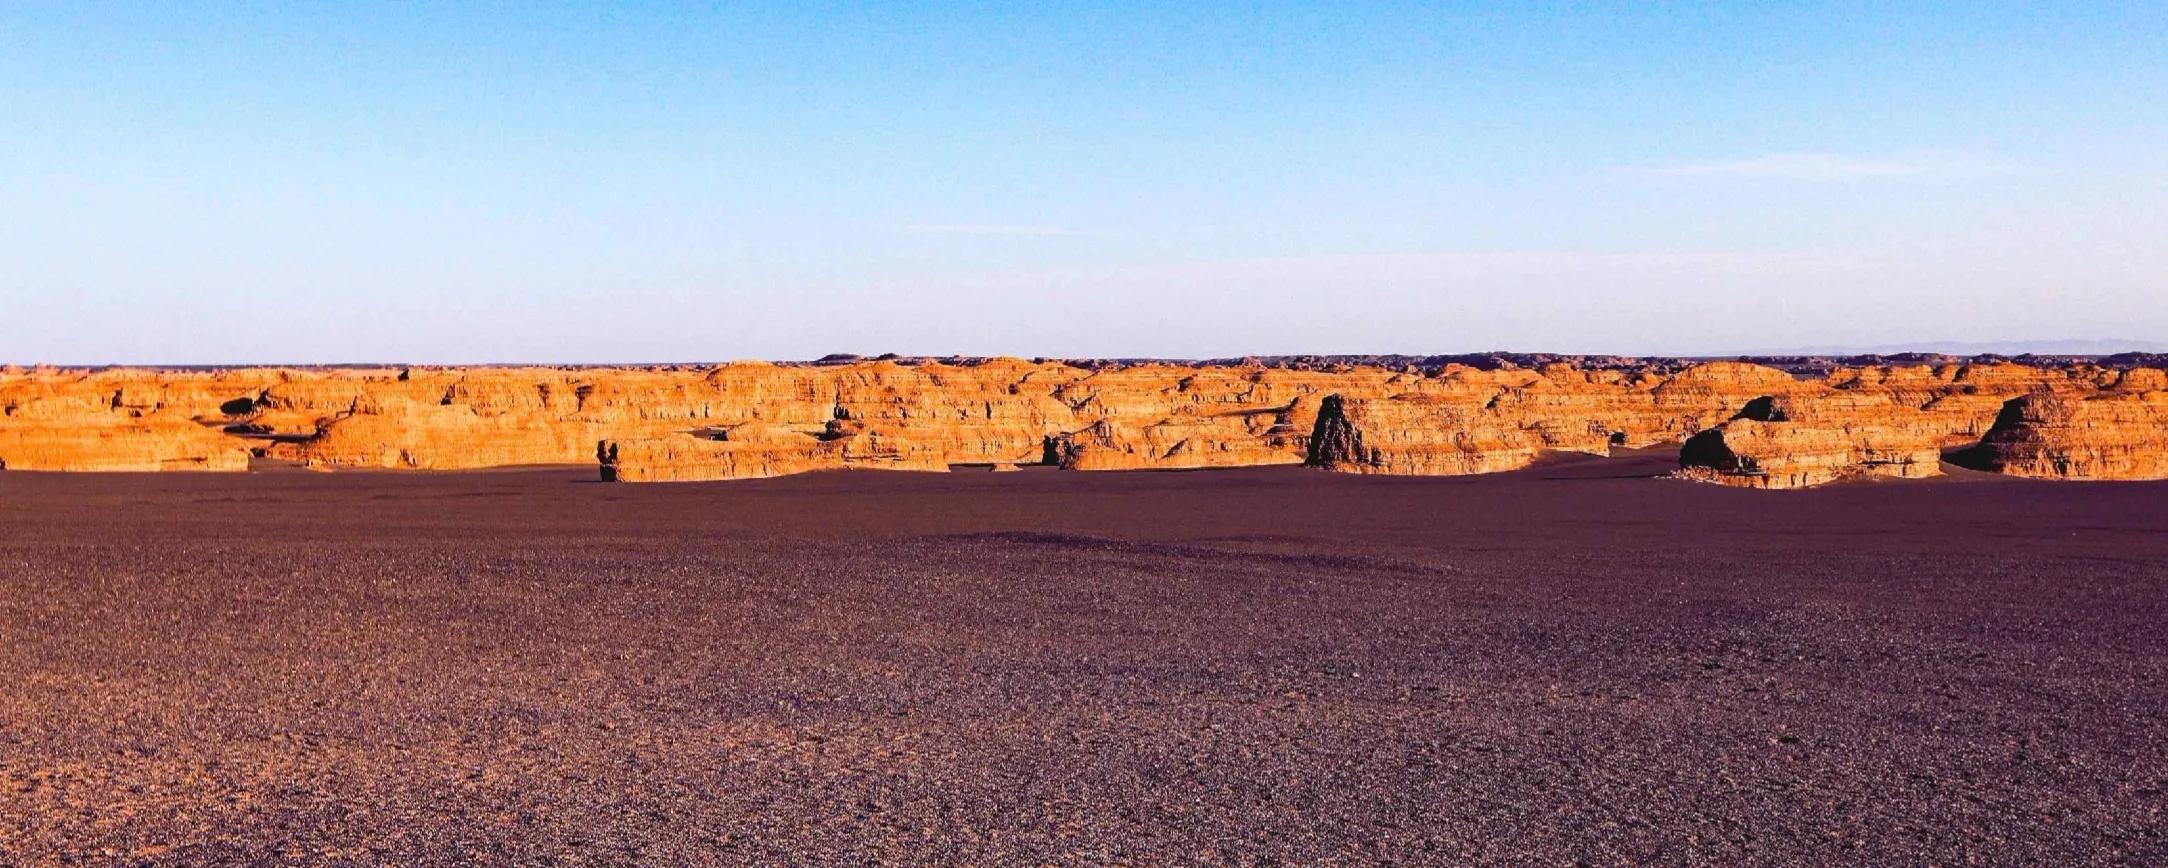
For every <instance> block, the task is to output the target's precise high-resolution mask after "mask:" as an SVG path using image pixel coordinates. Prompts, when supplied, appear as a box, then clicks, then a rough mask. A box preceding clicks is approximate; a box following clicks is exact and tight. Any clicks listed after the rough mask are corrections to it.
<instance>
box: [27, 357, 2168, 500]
mask: <svg viewBox="0 0 2168 868" xmlns="http://www.w3.org/2000/svg"><path fill="white" fill-rule="evenodd" d="M1476 361H1477V362H1479V364H1461V363H1459V362H1457V361H1449V362H1445V363H1442V364H1438V365H1433V366H1418V365H1412V364H1411V365H1404V366H1400V367H1384V366H1373V365H1354V364H1339V363H1330V362H1326V361H1320V362H1318V363H1317V364H1311V365H1304V366H1281V367H1272V366H1264V365H1257V364H1231V365H1185V364H1169V363H1157V362H1145V363H1111V362H1103V363H1089V364H1084V363H1067V362H1049V361H1026V360H1022V359H984V360H941V361H909V362H906V361H900V360H895V359H877V360H870V361H868V360H838V361H835V362H833V363H821V364H807V365H783V364H769V363H764V362H740V363H732V364H727V365H720V366H714V367H704V368H638V369H636V368H587V369H560V368H465V369H463V368H433V369H432V368H416V369H403V368H339V369H277V368H252V369H233V370H218V371H132V370H99V371H66V370H51V369H40V370H32V371H23V370H19V369H13V370H9V371H6V372H0V467H5V468H8V469H51V470H173V469H204V470H243V469H246V467H247V466H248V462H249V458H250V456H251V454H253V455H256V456H260V457H263V458H266V459H273V460H284V461H289V462H293V463H296V464H300V465H303V466H308V467H314V468H319V469H340V468H396V469H418V470H430V469H457V468H478V467H499V466H508V465H520V464H570V463H590V462H596V463H599V464H600V465H601V466H602V468H603V472H604V473H605V475H606V476H608V477H610V478H613V479H620V480H626V481H657V480H705V479H739V478H751V477H761V476H776V475H783V474H790V473H800V472H806V471H812V470H830V469H849V468H886V469H910V470H939V469H944V468H946V467H948V466H950V465H956V464H969V465H974V466H992V467H1014V466H1017V465H1024V464H1042V463H1043V464H1052V465H1057V466H1059V467H1063V468H1067V469H1072V470H1124V469H1174V468H1205V467H1238V466H1260V465H1275V464H1300V463H1307V464H1310V465H1312V466H1316V467H1320V468H1324V469H1327V470H1334V471H1342V472H1353V473H1374V474H1412V475H1436V474H1467V473H1490V472H1496V471H1501V470H1511V469H1515V468H1519V467H1525V466H1527V465H1529V464H1530V463H1533V462H1535V461H1536V460H1538V459H1539V458H1540V457H1541V456H1542V455H1544V454H1546V453H1551V452H1583V453H1592V454H1604V453H1606V452H1608V451H1609V450H1611V449H1613V448H1619V447H1629V448H1640V447H1648V446H1653V445H1657V444H1665V443H1682V442H1683V443H1686V444H1688V445H1687V446H1685V447H1684V448H1683V449H1682V455H1681V458H1682V464H1683V465H1684V470H1683V473H1682V475H1685V476H1688V477H1690V478H1696V479H1703V480H1708V481H1714V482H1721V483H1725V484H1732V485H1746V486H1754V487H1768V488H1788V487H1798V486H1805V485H1816V484H1821V483H1824V482H1828V481H1832V480H1835V479H1841V478H1845V477H1848V476H1859V475H1881V476H1900V477H1916V476H1923V475H1932V474H1933V473H1935V472H1937V470H1936V469H1937V467H1938V459H1939V456H1940V455H1941V454H1942V453H1944V452H1948V451H1952V450H1960V449H1966V448H1969V447H1973V446H1974V445H1975V444H1981V446H1980V449H1979V450H1976V451H1975V452H1973V453H1968V454H1973V455H1976V456H1978V457H1979V462H1980V463H1981V464H1982V465H1983V466H1989V467H1991V468H1992V469H1996V470H2000V471H2003V472H2008V473H2013V474H2018V475H2030V476H2055V477H2069V478H2155V477H2158V476H2159V475H2160V470H2159V466H2160V461H2161V460H2162V453H2163V452H2164V451H2168V449H2164V447H2163V446H2162V445H2161V442H2160V437H2161V428H2162V426H2161V421H2160V418H2159V416H2158V415H2157V412H2156V411H2157V406H2158V405H2157V402H2158V400H2159V398H2158V397H2157V396H2158V395H2159V394H2160V393H2161V392H2162V390H2163V388H2164V387H2168V377H2164V375H2163V374H2162V372H2161V371H2159V370H2157V369H2147V368H2140V369H2134V370H2118V369H2111V368H2105V367H2099V366H2091V365H2066V366H2060V367H2029V366H2024V365H2017V364H2009V363H2001V362H1996V363H1984V364H1941V365H1897V366H1890V365H1873V366H1865V367H1856V368H1842V367H1839V368H1835V369H1833V370H1829V371H1827V373H1826V374H1823V375H1819V376H1814V377H1810V378H1804V379H1803V378H1800V377H1797V376H1794V375H1793V374H1790V373H1787V372H1785V371H1782V370H1778V369H1776V368H1771V367H1765V366H1761V365H1756V364H1749V363H1744V362H1708V363H1698V364H1696V363H1688V362H1683V361H1679V360H1653V361H1648V362H1645V363H1638V364H1635V363H1630V362H1629V360H1618V359H1604V360H1600V361H1599V362H1593V363H1587V364H1585V365H1584V364H1574V363H1572V362H1569V361H1566V360H1563V359H1551V358H1536V359H1533V360H1532V361H1534V362H1535V363H1536V364H1535V365H1534V366H1522V365H1519V364H1516V363H1515V362H1514V360H1513V359H1510V358H1505V357H1496V358H1484V359H1477V360H1476ZM2026 396H2038V397H2026ZM2021 397H2025V398H2026V401H2027V402H2028V403H2024V404H2021V405H2017V407H2018V409H2015V410H2013V409H2011V407H2010V406H2008V404H2009V402H2011V401H2012V399H2016V398H2021ZM2013 414H2014V415H2013ZM1983 438H1985V442H1984V443H1983ZM2057 468H2061V469H2057Z"/></svg>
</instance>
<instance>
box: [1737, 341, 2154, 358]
mask: <svg viewBox="0 0 2168 868" xmlns="http://www.w3.org/2000/svg"><path fill="white" fill-rule="evenodd" d="M1907 353H1927V354H1933V355H1946V356H2026V355H2031V356H2113V355H2120V354H2123V353H2168V342H2164V341H2157V340H2151V341H2149V340H2137V339H2126V338H2063V339H2051V340H2031V341H1909V342H1906V343H1898V344H1882V345H1880V346H1868V347H1858V346H1818V347H1794V348H1789V349H1782V348H1780V349H1758V350H1749V351H1746V352H1741V353H1726V354H1724V355H1737V356H1893V355H1902V354H1907Z"/></svg>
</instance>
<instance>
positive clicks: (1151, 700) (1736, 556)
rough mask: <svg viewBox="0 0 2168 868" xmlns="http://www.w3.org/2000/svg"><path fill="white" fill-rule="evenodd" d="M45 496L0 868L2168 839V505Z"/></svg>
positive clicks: (1452, 482)
mask: <svg viewBox="0 0 2168 868" xmlns="http://www.w3.org/2000/svg"><path fill="white" fill-rule="evenodd" d="M1677 465H1678V449H1677V447H1676V446H1672V447H1668V448H1653V449H1647V450H1637V449H1620V450H1615V451H1613V452H1612V454H1611V455H1610V456H1609V457H1600V456H1589V455H1570V454H1569V455H1554V456H1550V457H1547V458H1544V459H1543V460H1540V461H1537V462H1536V463H1534V464H1532V465H1530V466H1527V467H1523V468H1520V469H1516V470H1511V471H1508V472H1501V473H1491V474H1484V475H1472V476H1452V477H1436V476H1395V475H1375V474H1333V473H1319V472H1316V471H1315V470H1311V469H1306V468H1303V467H1297V466H1277V467H1262V468H1234V469H1211V470H1198V471H1174V472H1169V471H1158V472H1154V471H1131V472H1108V473H1065V472H1061V471H1058V470H1054V469H1052V468H1027V469H1025V470H1024V471H1022V472H1013V473H988V472H969V471H959V472H955V473H877V472H863V471H830V472H816V473H808V474H803V475H795V476H788V477H783V478H774V479H755V480H739V481H732V482H721V483H699V484H682V485H622V484H610V483H604V482H601V481H599V480H598V479H597V475H596V473H595V469H594V467H593V466H592V465H585V466H573V467H564V468H521V469H500V470H479V471H459V472H397V471H345V472H339V473H311V472H306V471H303V470H299V469H292V468H288V467H283V466H278V465H276V464H274V463H269V462H265V461H263V460H262V459H257V460H256V467H255V470H254V471H253V472H248V473H222V474H221V473H192V474H177V473H163V474H158V473H109V474H67V473H41V472H16V471H9V472H6V473H0V636H5V637H6V639H5V641H4V642H0V685H5V689H4V690H0V862H6V863H8V864H69V863H74V864H221V863H257V864H262V863H326V864H471V863H498V864H502V863H523V864H630V863H646V864H699V863H715V862H740V863H742V862H768V863H778V862H781V863H801V864H803V863H836V862H854V863H864V862H906V863H949V864H954V863H982V864H983V863H1020V862H1065V863H1078V862H1084V863H1106V862H1114V863H1164V862H1182V861H1211V862H1242V863H1251V862H1260V861H1288V862H1375V861H1398V862H1416V863H1432V864H1455V863H1468V862H1486V863H1504V864H1528V863H1564V862H1581V863H1588V864H1616V863H1626V862H1634V863H1651V862H1653V863H1698V864H1776V863H1790V864H1830V863H1837V862H1846V863H1865V864H1928V863H1934V864H1956V863H1973V862H1980V863H1993V864H2013V863H2055V864H2115V863H2123V864H2159V863H2160V862H2161V861H2162V860H2164V859H2168V829H2164V826H2163V822H2164V821H2163V817H2162V815H2161V811H2162V809H2163V807H2164V806H2168V796H2164V789H2168V715H2164V712H2168V630H2163V629H2162V627H2161V625H2162V624H2163V622H2164V618H2168V483H2163V482H2082V481H2045V480H2032V479H2022V478H2015V477H2011V476H2007V475H2001V474H1993V473H1985V472H1976V471H1971V470H1967V469H1964V468H1962V467H1957V466H1947V465H1946V466H1944V467H1942V468H1940V470H1941V472H1940V473H1939V474H1938V475H1937V476H1935V477H1933V478H1928V479H1884V478H1874V477H1861V478H1858V479H1854V480H1851V481H1844V482H1839V483H1837V484H1832V485H1827V486H1823V487H1818V488H1813V489H1808V490H1801V491H1788V492H1769V491H1760V490H1751V489H1747V488H1740V487H1730V486H1715V485H1706V484H1699V483H1696V482H1693V481H1687V480H1682V479H1678V478H1671V474H1672V473H1673V471H1675V470H1676V468H1677Z"/></svg>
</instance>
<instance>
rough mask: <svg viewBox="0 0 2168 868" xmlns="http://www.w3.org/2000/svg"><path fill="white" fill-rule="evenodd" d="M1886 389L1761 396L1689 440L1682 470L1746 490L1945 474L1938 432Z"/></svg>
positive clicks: (1682, 453) (1681, 452) (1681, 453)
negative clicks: (1867, 391) (1885, 391)
mask: <svg viewBox="0 0 2168 868" xmlns="http://www.w3.org/2000/svg"><path fill="white" fill-rule="evenodd" d="M1921 415H1922V411H1921V410H1919V409H1918V408H1915V407H1908V406H1905V405H1902V404H1899V403H1897V402H1896V401H1894V400H1892V399H1891V398H1890V397H1889V396H1887V395H1880V394H1873V393H1861V392H1841V391H1831V392H1826V393H1821V394H1792V395H1784V396H1767V397H1762V398H1756V399H1754V400H1753V401H1750V402H1748V403H1747V406H1746V408H1745V409H1743V410H1741V411H1740V412H1739V414H1738V415H1737V416H1734V417H1732V419H1731V420H1730V421H1727V422H1725V423H1723V424H1721V425H1718V426H1716V427H1714V428H1710V429H1709V430H1707V431H1703V432H1701V433H1699V434H1696V435H1694V436H1693V437H1690V438H1688V439H1687V441H1686V444H1685V445H1684V446H1683V447H1681V448H1680V450H1679V463H1680V465H1681V469H1680V475H1682V476H1685V477H1687V478H1689V479H1698V480H1702V481H1706V482H1717V483H1722V484H1725V485H1736V486H1741V487H1747V488H1806V487H1808V486H1814V485H1821V484H1824V483H1828V482H1835V481H1837V480H1840V479H1845V478H1847V477H1870V476H1886V477H1896V478H1900V479H1920V478H1924V477H1928V476H1935V475H1938V474H1940V473H1941V472H1942V449H1941V446H1940V440H1941V437H1940V434H1939V432H1938V431H1937V430H1936V429H1935V428H1934V426H1932V425H1930V424H1927V423H1926V422H1925V421H1924V420H1922V419H1921V418H1920V416H1921Z"/></svg>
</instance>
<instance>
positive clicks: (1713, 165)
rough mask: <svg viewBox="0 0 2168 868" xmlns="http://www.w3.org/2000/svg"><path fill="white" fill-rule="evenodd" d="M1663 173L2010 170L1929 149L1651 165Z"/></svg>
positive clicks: (1819, 176) (1905, 174)
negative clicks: (1881, 153)
mask: <svg viewBox="0 0 2168 868" xmlns="http://www.w3.org/2000/svg"><path fill="white" fill-rule="evenodd" d="M1649 171H1651V172H1654V173H1655V174H1659V175H1675V176H1684V177H1729V178H1769V179H1776V180H1787V181H1857V180H1873V179H1879V178H1916V177H1925V176H1942V177H1948V176H1957V175H1984V174H1996V173H1999V172H2002V171H2006V169H2005V168H2004V167H2002V166H1999V165H1997V164H1995V163H1992V162H1989V161H1986V160H1982V159H1979V158H1977V157H1972V156H1968V155H1964V154H1956V153H1950V152H1941V151H1937V152H1927V153H1914V154H1903V155H1896V156H1879V157H1866V156H1852V155H1845V154H1823V153H1787V154H1767V155H1764V156H1759V157H1750V158H1747V159H1740V160H1720V161H1715V162H1706V163H1683V164H1679V165H1673V166H1661V167H1658V168H1655V169H1651V170H1649Z"/></svg>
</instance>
